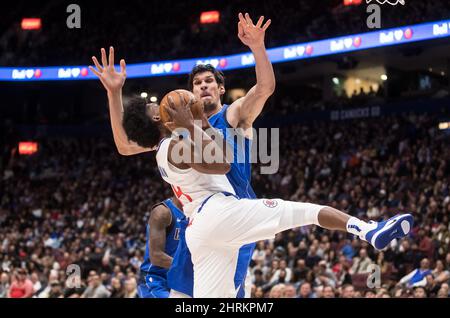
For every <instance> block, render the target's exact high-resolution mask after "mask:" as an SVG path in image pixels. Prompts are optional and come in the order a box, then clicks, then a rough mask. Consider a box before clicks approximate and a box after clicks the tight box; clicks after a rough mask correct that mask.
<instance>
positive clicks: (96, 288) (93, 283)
mask: <svg viewBox="0 0 450 318" xmlns="http://www.w3.org/2000/svg"><path fill="white" fill-rule="evenodd" d="M88 284H89V285H88V287H87V288H86V290H85V291H84V293H83V295H81V298H109V297H110V296H111V292H110V291H109V290H108V289H106V287H105V286H104V285H103V284H102V283H101V282H100V276H98V274H97V273H92V274H91V275H90V277H89V279H88Z"/></svg>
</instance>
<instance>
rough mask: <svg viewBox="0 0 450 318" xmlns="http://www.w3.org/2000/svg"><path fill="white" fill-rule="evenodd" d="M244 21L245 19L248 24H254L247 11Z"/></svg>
mask: <svg viewBox="0 0 450 318" xmlns="http://www.w3.org/2000/svg"><path fill="white" fill-rule="evenodd" d="M245 21H247V24H248V25H250V26H254V24H253V21H252V19H251V18H250V15H249V14H248V13H245Z"/></svg>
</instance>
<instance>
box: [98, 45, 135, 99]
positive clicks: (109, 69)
mask: <svg viewBox="0 0 450 318" xmlns="http://www.w3.org/2000/svg"><path fill="white" fill-rule="evenodd" d="M101 55H102V64H103V67H102V66H100V63H99V62H98V60H97V58H96V57H95V56H93V57H92V61H93V62H94V64H95V66H96V68H97V69H95V68H93V67H92V66H89V69H90V70H91V72H92V73H94V74H95V75H97V76H98V78H99V79H100V81H101V82H102V84H103V86H104V87H105V89H106V90H107V91H108V92H115V91H119V90H120V89H121V88H122V87H123V84H125V79H126V77H127V71H126V64H125V60H124V59H122V60H120V72H117V71H116V70H115V68H114V48H113V47H112V46H111V47H110V48H109V61H107V59H106V51H105V49H104V48H102V49H101Z"/></svg>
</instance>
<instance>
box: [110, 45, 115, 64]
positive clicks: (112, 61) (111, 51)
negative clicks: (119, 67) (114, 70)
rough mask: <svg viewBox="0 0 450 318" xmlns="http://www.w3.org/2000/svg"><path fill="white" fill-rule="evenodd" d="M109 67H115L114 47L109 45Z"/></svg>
mask: <svg viewBox="0 0 450 318" xmlns="http://www.w3.org/2000/svg"><path fill="white" fill-rule="evenodd" d="M109 67H114V48H113V47H112V46H110V47H109Z"/></svg>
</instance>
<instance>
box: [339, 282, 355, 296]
mask: <svg viewBox="0 0 450 318" xmlns="http://www.w3.org/2000/svg"><path fill="white" fill-rule="evenodd" d="M341 298H355V288H354V287H353V286H352V285H349V284H346V285H344V286H342V293H341Z"/></svg>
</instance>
